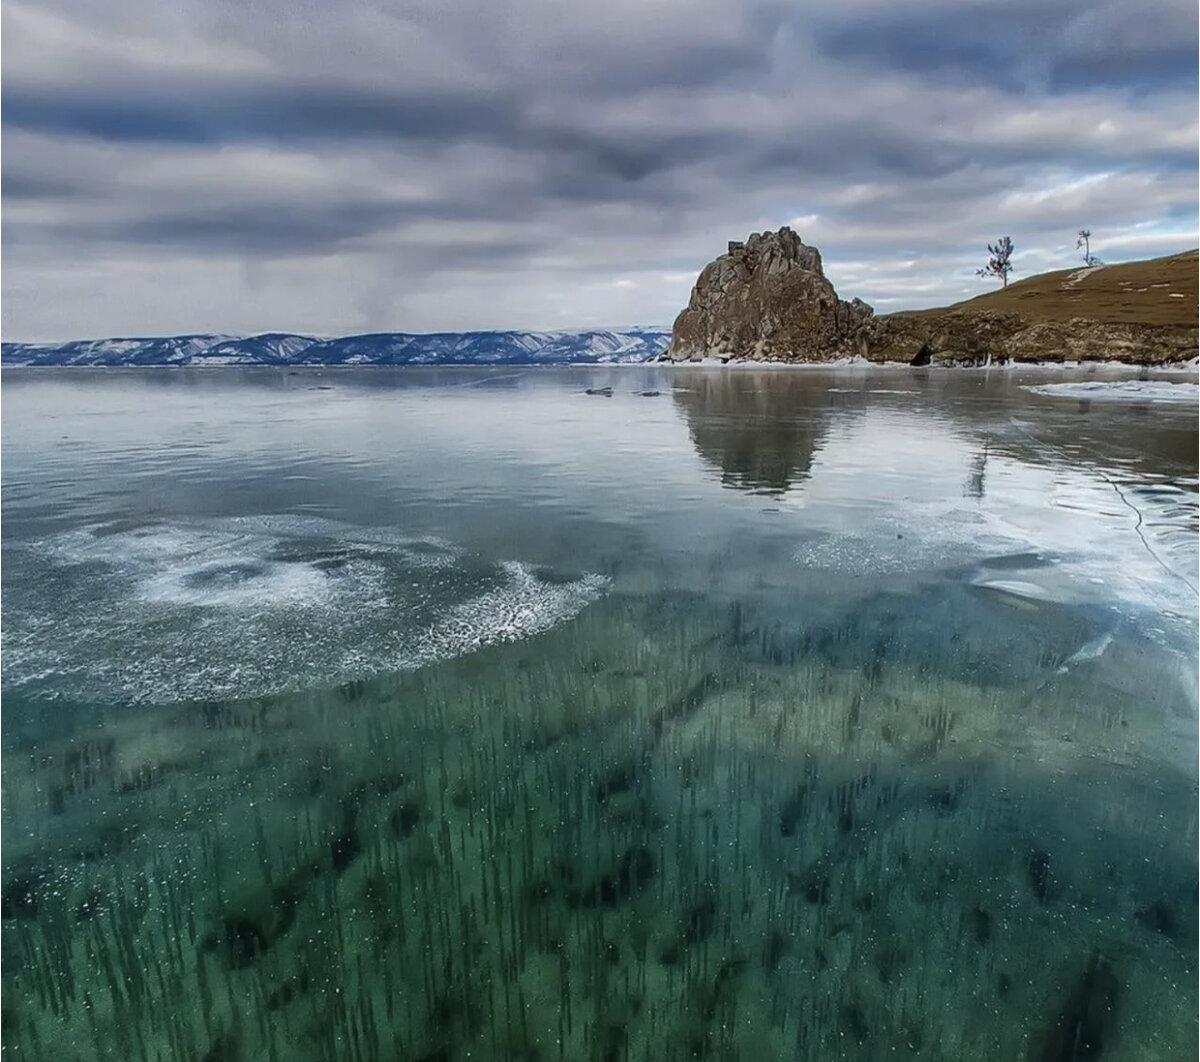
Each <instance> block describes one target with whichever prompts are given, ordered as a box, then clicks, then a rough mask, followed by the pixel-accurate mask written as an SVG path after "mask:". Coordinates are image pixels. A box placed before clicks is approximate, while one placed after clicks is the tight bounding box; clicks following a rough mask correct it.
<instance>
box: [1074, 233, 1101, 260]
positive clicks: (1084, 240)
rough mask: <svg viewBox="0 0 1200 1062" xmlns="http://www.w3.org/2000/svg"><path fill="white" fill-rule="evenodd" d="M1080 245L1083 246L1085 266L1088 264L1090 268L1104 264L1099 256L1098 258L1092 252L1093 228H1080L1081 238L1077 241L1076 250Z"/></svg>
mask: <svg viewBox="0 0 1200 1062" xmlns="http://www.w3.org/2000/svg"><path fill="white" fill-rule="evenodd" d="M1080 247H1082V248H1083V264H1084V265H1085V266H1088V267H1089V268H1090V267H1091V266H1098V265H1103V264H1104V263H1103V262H1101V261H1100V259H1099V258H1097V257H1096V256H1095V255H1094V254H1092V230H1091V229H1080V230H1079V239H1077V240H1076V241H1075V250H1077V251H1078V250H1079V248H1080Z"/></svg>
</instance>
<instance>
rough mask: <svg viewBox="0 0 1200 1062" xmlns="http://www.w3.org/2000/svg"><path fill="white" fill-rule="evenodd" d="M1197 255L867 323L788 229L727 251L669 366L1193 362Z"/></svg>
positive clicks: (1069, 277) (1066, 276)
mask: <svg viewBox="0 0 1200 1062" xmlns="http://www.w3.org/2000/svg"><path fill="white" fill-rule="evenodd" d="M1197 272H1198V262H1197V253H1196V252H1195V251H1190V252H1187V253H1185V254H1180V255H1173V256H1170V257H1167V258H1156V259H1152V260H1149V261H1145V262H1131V263H1127V264H1123V265H1114V266H1103V267H1099V268H1091V269H1077V270H1063V271H1061V272H1057V273H1045V274H1041V275H1039V276H1035V277H1030V278H1028V279H1026V280H1022V281H1019V282H1017V283H1015V284H1010V285H1009V286H1008V287H1007V288H1006V289H1004V290H1002V291H996V292H990V293H988V294H986V295H981V296H979V297H978V298H975V299H971V300H969V301H967V302H963V303H958V304H956V305H954V306H950V307H946V308H945V309H936V310H921V311H914V312H908V313H896V314H890V315H887V316H883V317H875V316H874V314H873V311H872V310H871V307H869V306H868V305H867V304H866V303H864V302H861V301H860V300H858V299H854V300H852V301H851V302H843V301H842V300H841V299H839V298H838V296H837V293H836V292H835V291H834V289H833V285H832V284H830V283H829V281H828V280H826V279H825V274H824V272H823V271H822V268H821V255H820V252H819V251H818V250H817V249H816V248H815V247H807V246H805V245H804V244H803V243H802V242H801V240H800V238H799V236H797V235H796V234H795V233H794V232H793V231H792V230H791V229H789V228H786V227H785V228H782V229H780V230H779V231H778V232H772V233H762V234H759V233H755V234H754V235H753V236H751V237H750V239H749V240H747V241H746V242H745V243H730V245H729V251H728V253H727V254H724V255H722V256H721V257H720V258H718V259H716V261H714V262H711V263H709V264H708V265H707V266H705V268H704V270H703V272H701V274H700V277H699V279H698V280H697V281H696V286H695V287H694V288H693V289H692V296H691V300H690V301H689V303H688V307H687V309H686V310H684V311H683V312H682V313H681V314H680V315H679V317H678V318H676V321H675V328H674V330H673V332H672V335H671V345H670V347H669V348H668V350H667V353H666V355H665V357H666V358H668V359H670V360H673V361H685V360H693V361H695V360H699V359H700V358H703V357H717V358H721V359H722V360H726V361H728V360H758V361H781V362H812V361H831V360H834V359H837V358H843V357H846V356H848V355H858V356H860V357H864V358H867V359H868V360H870V361H877V362H885V361H892V362H895V361H902V362H908V363H911V364H916V365H981V364H987V363H989V362H1007V361H1018V362H1054V361H1122V362H1130V363H1134V364H1141V365H1160V364H1166V363H1170V362H1179V361H1186V360H1188V359H1190V358H1195V357H1196V356H1197V346H1198V328H1197V314H1198V310H1197Z"/></svg>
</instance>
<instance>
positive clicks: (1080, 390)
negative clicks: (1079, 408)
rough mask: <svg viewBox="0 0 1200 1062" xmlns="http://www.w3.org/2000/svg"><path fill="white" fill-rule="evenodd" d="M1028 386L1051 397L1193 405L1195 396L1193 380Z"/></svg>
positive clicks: (1120, 381) (1115, 381) (1090, 382)
mask: <svg viewBox="0 0 1200 1062" xmlns="http://www.w3.org/2000/svg"><path fill="white" fill-rule="evenodd" d="M1028 389H1029V390H1030V391H1032V392H1033V393H1034V394H1039V395H1050V396H1052V397H1054V398H1079V399H1093V398H1094V399H1097V400H1099V401H1108V402H1129V401H1144V402H1184V403H1189V404H1191V405H1195V404H1196V402H1197V398H1198V393H1197V388H1196V385H1195V384H1194V383H1190V382H1181V383H1177V382H1174V381H1171V380H1068V381H1064V382H1062V383H1051V384H1037V385H1034V386H1030V387H1029V388H1028Z"/></svg>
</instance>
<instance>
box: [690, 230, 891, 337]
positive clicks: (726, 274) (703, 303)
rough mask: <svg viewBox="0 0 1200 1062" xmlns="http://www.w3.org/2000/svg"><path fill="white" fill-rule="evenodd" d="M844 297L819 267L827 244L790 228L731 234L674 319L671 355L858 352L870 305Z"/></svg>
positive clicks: (870, 311) (869, 315) (705, 269)
mask: <svg viewBox="0 0 1200 1062" xmlns="http://www.w3.org/2000/svg"><path fill="white" fill-rule="evenodd" d="M873 312H874V311H872V309H871V307H870V306H868V305H867V304H866V303H864V302H861V301H860V300H858V299H855V300H854V301H853V302H842V300H841V299H839V298H838V296H837V292H836V291H834V290H833V285H832V284H830V283H829V281H828V280H826V279H825V274H824V272H823V271H822V269H821V252H820V251H818V250H817V249H816V248H815V247H807V246H805V244H804V243H803V242H802V241H801V239H800V237H799V236H797V235H796V233H794V232H793V231H792V230H791V229H790V228H788V227H787V226H784V227H783V228H781V229H780V230H779V231H778V232H764V233H757V232H756V233H754V234H753V235H752V236H751V237H750V238H749V239H748V240H746V241H745V242H744V243H742V242H740V241H738V242H730V244H729V251H728V253H727V254H723V255H721V257H720V258H718V259H717V260H716V261H714V262H710V263H709V264H708V265H706V266H705V267H704V270H703V271H702V272H701V274H700V278H699V279H698V280H697V281H696V286H695V287H694V288H692V297H691V299H690V300H689V302H688V307H687V309H686V310H684V311H683V312H682V313H681V314H680V315H679V316H678V317H677V318H676V319H675V327H674V330H673V331H672V333H671V346H670V347H669V348H668V350H667V353H666V357H667V358H668V359H669V360H671V361H698V360H700V359H701V358H705V357H717V358H721V359H723V360H730V359H754V360H759V361H827V360H829V359H831V358H836V357H840V356H844V355H847V354H853V353H856V352H857V346H856V337H857V335H858V334H859V332H860V331H861V329H862V326H863V324H864V322H865V321H867V320H868V319H869V318H870V317H871V315H872V313H873Z"/></svg>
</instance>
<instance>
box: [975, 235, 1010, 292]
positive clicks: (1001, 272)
mask: <svg viewBox="0 0 1200 1062" xmlns="http://www.w3.org/2000/svg"><path fill="white" fill-rule="evenodd" d="M1012 253H1013V242H1012V237H1010V236H1001V237H1000V239H998V240H997V241H996V242H995V243H994V244H993V243H989V244H988V254H989V255H991V257H990V258H989V259H988V264H987V265H986V266H984V267H983V268H982V269H977V270H975V275H976V276H980V277H999V278H1000V280H1001V281H1002V282H1003V284H1004V287H1006V288H1007V287H1008V274H1009V273H1011V272H1012V271H1013V267H1012Z"/></svg>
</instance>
